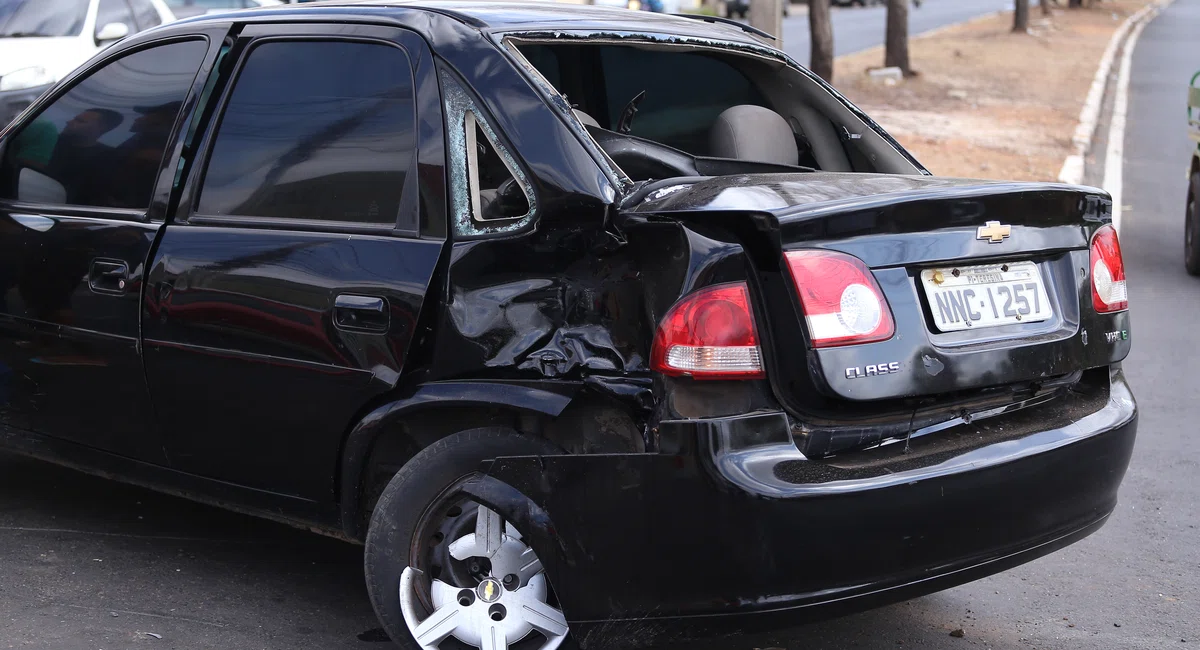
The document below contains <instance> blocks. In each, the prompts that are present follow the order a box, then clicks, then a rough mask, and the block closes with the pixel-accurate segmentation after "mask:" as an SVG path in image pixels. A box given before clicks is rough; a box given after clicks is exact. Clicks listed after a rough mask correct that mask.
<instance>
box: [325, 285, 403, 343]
mask: <svg viewBox="0 0 1200 650" xmlns="http://www.w3.org/2000/svg"><path fill="white" fill-rule="evenodd" d="M333 324H334V326H335V327H337V328H338V329H341V330H347V331H351V332H376V333H377V332H386V331H388V328H389V327H390V326H391V315H390V314H388V309H387V301H386V300H384V299H383V298H379V297H376V296H353V295H349V294H342V295H340V296H338V297H337V298H335V299H334V301H333Z"/></svg>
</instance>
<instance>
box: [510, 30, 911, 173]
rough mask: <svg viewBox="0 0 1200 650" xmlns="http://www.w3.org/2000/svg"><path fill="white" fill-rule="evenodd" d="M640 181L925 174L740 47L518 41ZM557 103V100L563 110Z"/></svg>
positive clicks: (786, 73)
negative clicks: (734, 176)
mask: <svg viewBox="0 0 1200 650" xmlns="http://www.w3.org/2000/svg"><path fill="white" fill-rule="evenodd" d="M509 45H510V47H512V48H514V49H515V50H516V51H517V52H519V53H520V55H521V56H522V57H523V58H524V60H525V61H526V62H527V63H528V66H529V67H531V68H532V69H533V70H532V71H531V72H535V73H536V74H537V75H540V76H541V77H542V79H544V81H545V82H547V83H549V84H550V85H551V86H553V88H554V90H556V91H557V92H558V93H559V94H561V95H562V96H563V97H565V98H566V100H567V103H568V104H570V106H571V108H572V109H573V111H574V117H575V118H577V119H578V121H579V122H580V123H581V124H582V125H583V127H584V129H585V130H586V131H587V134H588V135H589V136H590V137H591V139H592V140H593V141H594V143H595V144H596V145H597V146H598V147H599V148H600V149H601V150H603V151H604V152H605V153H606V154H607V155H608V158H609V161H610V162H611V163H613V164H614V165H616V167H617V168H619V169H620V170H621V171H622V172H623V173H624V174H625V176H626V177H627V178H629V179H630V180H633V181H643V180H657V179H665V178H679V177H687V176H724V175H732V174H751V173H806V172H812V171H814V170H821V171H835V172H867V173H879V172H883V173H897V174H913V173H919V170H918V168H917V167H916V166H915V165H914V164H913V163H912V161H911V159H910V158H908V157H907V156H906V155H905V154H904V152H902V151H901V150H900V149H898V148H897V145H896V144H895V142H894V141H892V140H890V139H888V138H886V137H885V136H883V135H881V134H880V133H879V132H877V131H875V130H874V129H873V128H872V127H871V126H869V125H868V124H867V123H866V122H864V120H863V119H862V117H861V114H860V113H858V112H856V111H855V110H853V107H851V106H849V105H848V104H846V103H845V100H844V99H842V98H841V97H839V96H838V95H837V94H836V93H834V92H833V91H832V89H830V88H829V87H828V86H826V85H825V84H824V83H822V82H821V81H820V80H818V79H817V78H816V77H815V76H812V75H809V74H805V73H804V72H803V71H802V70H800V69H797V68H795V67H792V66H790V65H788V64H787V63H786V62H785V61H783V60H779V59H774V58H771V57H767V56H756V55H753V54H747V53H746V52H744V51H743V50H741V49H739V48H738V47H737V46H734V45H729V46H725V45H722V44H719V43H713V44H708V43H704V44H691V43H676V42H663V41H655V40H653V39H650V38H647V39H646V40H634V39H623V40H620V41H614V40H612V39H609V38H607V37H606V36H604V35H597V36H595V37H591V36H587V35H579V36H573V37H569V38H557V39H555V40H553V41H551V40H539V39H538V38H536V37H535V38H530V39H529V40H525V39H522V38H521V37H519V36H515V37H512V38H510V40H509ZM560 105H561V104H560Z"/></svg>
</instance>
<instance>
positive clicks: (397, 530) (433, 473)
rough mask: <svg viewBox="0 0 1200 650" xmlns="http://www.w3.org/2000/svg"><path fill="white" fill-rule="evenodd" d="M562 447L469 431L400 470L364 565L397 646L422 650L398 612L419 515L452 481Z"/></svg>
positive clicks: (498, 430) (497, 430) (511, 434)
mask: <svg viewBox="0 0 1200 650" xmlns="http://www.w3.org/2000/svg"><path fill="white" fill-rule="evenodd" d="M562 453H563V451H562V450H561V449H559V448H558V447H556V446H555V445H553V444H551V443H550V442H549V441H547V440H544V439H542V438H535V437H532V436H526V435H521V434H519V433H517V432H515V431H513V430H511V429H506V428H503V427H488V428H482V429H471V430H469V431H461V432H459V433H455V434H452V435H450V436H447V437H445V438H443V439H441V440H439V441H438V442H435V443H434V444H432V445H430V446H429V447H426V448H425V449H423V450H421V452H420V453H418V454H417V455H416V456H414V457H413V458H412V460H410V461H408V462H407V463H405V465H404V467H402V468H400V471H399V472H397V473H396V476H395V477H393V478H392V480H391V482H390V483H388V485H387V487H386V488H384V490H383V494H382V495H381V496H380V497H379V502H378V503H377V504H376V506H375V510H374V512H372V513H371V525H370V527H369V528H368V529H367V540H366V549H365V551H364V553H363V565H364V570H365V573H366V582H367V593H368V595H369V596H370V598H371V606H372V607H374V608H375V614H376V616H378V617H379V622H380V623H381V624H382V625H383V629H384V631H386V632H387V634H388V636H390V637H391V638H392V641H394V642H395V643H396V645H398V646H400V647H402V648H408V649H409V650H420V646H419V645H418V644H417V642H416V639H414V638H413V637H412V634H411V633H410V632H409V631H408V626H407V625H406V624H405V622H404V615H403V614H402V613H401V611H400V589H399V585H400V574H401V573H403V572H404V569H405V568H407V567H408V565H409V553H410V550H411V548H412V541H413V540H412V538H413V535H414V533H415V531H416V529H417V527H418V525H419V524H420V520H421V517H422V516H423V515H424V514H425V512H426V510H427V509H428V508H429V506H430V505H431V504H432V503H433V502H435V501H436V500H438V497H440V496H441V495H442V494H443V493H444V492H445V491H446V488H448V487H450V486H451V485H453V484H454V483H456V482H458V481H459V480H460V479H462V478H463V477H465V476H468V475H470V474H472V473H474V472H476V471H478V469H479V465H480V463H482V462H484V461H486V460H489V459H492V458H496V457H498V456H529V455H543V456H553V455H558V454H562Z"/></svg>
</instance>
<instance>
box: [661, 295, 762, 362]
mask: <svg viewBox="0 0 1200 650" xmlns="http://www.w3.org/2000/svg"><path fill="white" fill-rule="evenodd" d="M650 367H651V368H653V369H654V370H656V371H658V372H661V373H662V374H664V375H671V376H673V377H679V376H691V377H694V378H696V379H760V378H762V377H764V376H765V375H764V374H763V367H762V352H761V351H760V350H759V348H758V333H757V331H756V330H755V327H754V315H753V314H752V313H751V312H750V292H749V291H747V289H746V285H745V284H744V283H741V282H738V283H734V284H719V285H716V286H712V287H707V288H704V289H701V290H699V291H697V292H695V293H693V294H691V295H689V296H686V297H685V298H684V299H683V300H680V301H679V302H677V303H675V306H674V307H672V308H671V310H670V311H668V312H667V315H666V316H664V317H663V319H662V323H660V324H659V326H658V332H657V333H656V334H655V336H654V347H653V348H652V349H651V351H650Z"/></svg>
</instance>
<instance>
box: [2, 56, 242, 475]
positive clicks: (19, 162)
mask: <svg viewBox="0 0 1200 650" xmlns="http://www.w3.org/2000/svg"><path fill="white" fill-rule="evenodd" d="M219 39H220V37H219V36H216V37H215V39H214V37H213V34H209V35H208V38H205V37H204V36H202V35H199V34H197V35H193V36H185V37H175V38H170V39H166V40H160V41H156V42H152V43H149V44H147V45H145V46H139V47H136V48H134V49H131V50H126V51H123V52H117V53H113V54H112V55H110V56H109V57H107V58H106V59H104V60H102V61H100V62H98V63H96V64H95V65H94V66H93V68H92V69H91V70H89V71H88V72H86V73H84V74H83V75H81V76H80V77H79V78H78V79H77V80H76V81H74V82H69V83H68V84H67V86H65V87H64V89H62V90H58V91H55V92H56V93H57V96H56V97H53V98H52V100H51V101H49V103H48V104H47V105H45V107H44V108H42V109H41V110H40V111H38V112H37V113H35V114H33V115H31V116H30V117H28V118H26V120H25V122H24V123H23V124H20V125H18V126H16V127H14V129H13V130H12V131H10V133H9V134H8V136H7V137H6V138H5V143H4V154H3V158H2V159H0V421H2V422H3V423H4V424H7V425H9V426H12V427H16V428H19V429H24V430H30V431H35V432H39V433H43V434H47V435H50V436H54V437H57V438H63V439H66V440H71V441H74V442H78V443H81V444H84V445H88V446H90V447H95V448H99V449H104V450H107V451H111V452H114V453H117V454H121V455H124V456H128V457H132V458H138V459H142V460H148V461H152V462H161V461H162V459H163V453H162V448H161V446H160V445H159V444H158V443H157V441H156V440H155V439H154V427H153V422H152V416H153V414H152V411H151V408H150V401H149V397H148V394H147V391H146V386H145V378H144V376H143V374H142V365H141V360H140V350H139V345H138V310H139V305H140V302H139V299H140V291H141V288H142V280H143V277H144V273H145V263H146V258H147V256H148V254H149V251H150V249H151V246H152V245H153V243H154V240H155V237H156V236H157V233H158V232H159V230H160V228H161V227H162V219H163V216H164V214H163V209H162V203H161V201H162V199H163V197H165V196H166V194H167V193H168V192H169V191H170V177H171V173H170V171H169V170H170V169H171V167H172V165H173V162H172V161H173V159H174V152H173V147H172V146H171V143H173V142H175V139H174V134H175V133H176V131H177V129H178V127H177V124H178V123H179V122H180V119H179V115H180V114H181V112H182V111H181V107H182V106H183V105H184V104H185V100H187V98H188V96H189V94H190V93H191V92H192V91H193V86H194V84H195V82H196V80H197V78H198V77H199V75H198V74H197V73H198V71H199V70H200V69H201V68H202V66H203V65H204V64H205V62H206V61H207V60H209V57H210V55H212V54H214V53H215V50H216V45H215V44H213V41H214V40H216V41H219ZM160 179H161V182H160Z"/></svg>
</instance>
